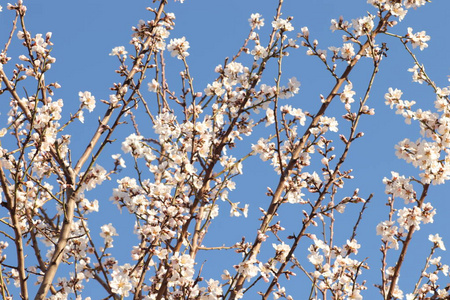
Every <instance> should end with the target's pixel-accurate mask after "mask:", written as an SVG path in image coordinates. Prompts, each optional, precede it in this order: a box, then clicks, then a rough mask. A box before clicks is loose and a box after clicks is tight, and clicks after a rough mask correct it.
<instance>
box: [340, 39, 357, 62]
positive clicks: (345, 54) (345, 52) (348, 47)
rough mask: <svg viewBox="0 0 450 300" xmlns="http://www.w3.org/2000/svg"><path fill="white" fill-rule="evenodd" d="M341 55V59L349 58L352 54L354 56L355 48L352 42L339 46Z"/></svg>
mask: <svg viewBox="0 0 450 300" xmlns="http://www.w3.org/2000/svg"><path fill="white" fill-rule="evenodd" d="M341 56H342V58H343V59H346V60H350V59H351V58H352V57H353V56H355V49H354V48H353V44H352V43H345V44H344V46H343V47H342V48H341Z"/></svg>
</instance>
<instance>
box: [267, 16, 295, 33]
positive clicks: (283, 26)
mask: <svg viewBox="0 0 450 300" xmlns="http://www.w3.org/2000/svg"><path fill="white" fill-rule="evenodd" d="M272 27H273V28H274V29H275V30H283V31H292V30H294V27H293V26H292V24H291V22H290V21H289V20H286V19H281V18H278V19H276V20H275V21H272Z"/></svg>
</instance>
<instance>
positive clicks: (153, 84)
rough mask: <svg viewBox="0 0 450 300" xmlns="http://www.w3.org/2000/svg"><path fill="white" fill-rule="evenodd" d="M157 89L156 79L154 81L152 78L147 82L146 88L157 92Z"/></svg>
mask: <svg viewBox="0 0 450 300" xmlns="http://www.w3.org/2000/svg"><path fill="white" fill-rule="evenodd" d="M158 89H159V83H158V81H156V80H155V79H152V82H149V83H148V90H149V91H150V92H154V93H156V92H158Z"/></svg>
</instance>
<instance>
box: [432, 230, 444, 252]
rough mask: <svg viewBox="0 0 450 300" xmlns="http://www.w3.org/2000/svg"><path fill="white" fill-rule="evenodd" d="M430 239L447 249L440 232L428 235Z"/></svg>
mask: <svg viewBox="0 0 450 300" xmlns="http://www.w3.org/2000/svg"><path fill="white" fill-rule="evenodd" d="M428 240H429V241H430V242H433V243H434V244H435V245H436V246H437V247H438V248H440V249H442V250H444V251H445V250H446V249H445V246H444V242H443V241H442V238H441V237H440V236H439V234H435V235H432V234H430V235H429V236H428Z"/></svg>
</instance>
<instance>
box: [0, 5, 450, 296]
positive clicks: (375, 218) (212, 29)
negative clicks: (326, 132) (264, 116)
mask: <svg viewBox="0 0 450 300" xmlns="http://www.w3.org/2000/svg"><path fill="white" fill-rule="evenodd" d="M151 2H152V1H142V0H129V1H119V0H108V1H106V0H103V1H101V0H95V1H92V0H91V1H86V0H79V1H57V0H46V1H43V0H41V1H25V4H26V5H27V7H28V12H27V28H28V30H30V31H31V32H32V34H33V35H34V34H36V33H43V34H45V33H46V32H49V31H50V32H53V38H52V41H53V43H54V44H55V45H54V46H53V51H52V56H54V57H56V59H57V62H56V64H54V65H53V67H52V70H51V72H49V73H48V75H46V76H47V77H46V78H47V81H53V80H55V81H57V82H58V83H60V84H61V86H62V88H61V89H59V90H57V91H56V93H55V98H62V99H63V100H64V103H65V107H64V109H65V114H66V116H67V115H68V112H69V110H70V109H73V110H75V109H76V108H78V105H79V100H78V92H79V91H90V92H91V93H92V94H93V95H94V96H95V97H96V99H97V100H99V99H108V95H109V94H110V93H111V92H110V90H109V88H110V87H111V86H112V83H114V82H120V81H121V79H120V78H119V77H118V76H117V74H116V73H115V72H114V70H115V69H116V68H117V59H116V58H115V57H111V56H109V55H108V54H109V53H110V52H111V49H112V48H113V47H115V46H121V45H123V46H125V47H127V48H128V49H129V50H131V47H130V45H129V40H130V35H131V33H132V32H131V26H135V25H136V24H137V23H138V21H139V20H140V19H144V20H147V19H150V18H152V15H151V14H150V13H149V12H148V11H146V10H145V7H146V6H149V5H152V4H151ZM276 2H277V1H273V0H270V1H269V0H245V1H242V0H240V1H237V0H227V1H218V0H185V3H184V4H180V3H174V1H173V0H170V1H169V4H168V5H167V11H172V12H174V13H175V15H176V26H175V30H174V31H173V32H172V33H171V38H179V37H182V36H185V37H186V39H187V40H188V41H189V43H190V46H191V48H190V49H189V53H190V56H189V57H188V62H189V63H190V65H191V74H192V75H193V77H194V78H195V81H194V84H195V87H196V89H197V90H198V91H203V89H204V88H205V87H206V84H208V83H211V82H212V81H213V80H214V78H215V73H214V67H215V66H216V65H218V64H223V61H224V59H225V57H231V56H233V55H234V54H235V53H236V51H237V50H238V48H239V47H240V46H241V45H242V42H243V40H244V39H245V37H246V35H247V33H248V29H249V26H248V18H249V17H250V14H251V13H255V12H259V13H260V14H262V15H263V17H264V18H265V20H266V22H265V23H266V26H265V29H263V30H262V33H261V34H260V35H261V36H264V33H267V32H268V30H269V27H270V22H271V20H272V17H273V14H274V12H275V8H276ZM365 2H366V1H363V0H340V1H336V0H313V1H299V0H285V4H284V8H283V16H284V17H287V16H293V17H294V20H293V22H292V23H293V25H294V27H295V31H294V32H293V33H292V34H291V37H292V38H295V37H296V34H297V33H298V32H300V28H301V27H303V26H307V27H308V28H309V30H310V35H311V38H316V39H318V41H319V48H322V49H327V48H328V47H329V46H337V47H339V46H341V45H342V39H341V33H340V32H335V33H334V34H333V33H332V32H331V31H330V30H329V27H330V19H332V18H334V19H337V18H339V16H341V15H342V16H343V17H344V18H345V19H346V20H348V21H351V19H354V18H357V17H363V16H365V15H366V12H367V11H370V12H371V13H372V14H375V13H376V11H375V9H374V8H373V7H371V6H370V5H368V4H366V3H365ZM1 5H3V12H1V13H0V44H2V45H3V44H4V41H5V37H6V36H7V34H8V30H9V28H10V23H11V19H12V14H11V13H9V12H7V11H6V7H5V6H6V3H4V2H3V3H1ZM449 11H450V1H445V0H443V1H438V0H435V1H433V3H429V4H427V5H425V6H424V7H422V8H420V9H418V10H417V11H414V10H412V9H411V10H410V11H409V12H408V14H407V16H406V17H405V19H404V21H403V22H402V23H400V25H399V26H396V27H395V28H394V29H392V32H394V33H397V34H400V35H404V34H406V30H407V27H412V28H414V31H421V30H426V32H427V34H428V35H430V36H431V41H430V42H429V47H428V48H427V49H425V51H423V52H420V51H418V49H416V50H415V53H416V54H417V56H418V58H419V60H420V61H421V62H423V63H424V64H425V66H426V70H427V72H428V73H429V74H430V76H431V77H432V79H433V80H435V82H436V83H437V85H438V86H441V87H443V86H446V85H448V81H447V75H449V74H450V56H449V54H448V53H449V51H448V49H450V39H449V38H448V36H449V30H450V25H449V23H448V22H446V21H445V20H447V18H448V12H449ZM266 36H267V35H266ZM262 40H267V37H264V38H262ZM381 42H387V43H388V47H389V51H388V56H387V57H386V58H385V59H384V61H383V62H382V64H381V69H380V72H379V75H378V76H377V79H376V81H375V85H374V89H373V90H372V92H371V98H370V100H369V102H368V105H369V106H371V107H374V108H375V111H376V115H375V116H373V117H366V118H363V119H362V123H361V127H360V130H361V131H364V133H365V134H366V135H365V137H364V139H362V140H360V141H359V142H357V143H356V144H355V145H354V148H353V151H352V154H351V155H350V157H349V160H348V162H347V164H346V168H347V169H349V168H352V169H354V170H355V173H354V175H355V176H356V178H355V180H353V181H352V182H349V183H348V186H347V188H348V189H347V190H346V191H347V193H348V194H349V195H351V193H352V190H353V188H355V187H359V188H360V190H361V196H363V197H364V196H368V195H369V194H370V193H374V198H373V200H372V204H371V205H370V206H369V209H368V211H367V214H366V216H365V217H364V219H363V221H362V224H361V227H360V231H359V233H358V236H357V240H358V241H360V242H361V243H362V244H363V246H362V248H361V249H360V253H359V254H358V257H359V258H360V259H362V258H364V257H369V260H368V262H369V264H370V265H371V270H370V271H366V273H365V274H366V275H365V276H367V277H366V278H367V280H368V282H369V284H368V286H369V288H370V289H369V291H368V292H366V296H367V295H370V294H371V293H377V291H376V290H375V289H373V288H371V286H372V284H374V283H380V279H379V268H380V264H379V262H380V257H381V256H380V253H379V251H378V249H379V246H380V241H379V237H377V236H376V235H375V226H376V224H377V223H378V222H379V221H382V220H385V219H386V218H387V214H386V212H387V209H386V207H385V205H384V203H385V200H386V195H385V194H384V186H383V184H382V183H381V181H382V179H383V177H385V176H390V172H391V171H397V172H399V173H401V174H404V175H406V176H408V175H414V176H417V175H418V172H417V171H416V170H414V169H413V168H412V167H411V166H410V165H407V164H406V163H405V162H403V161H400V160H398V159H396V157H395V153H394V145H395V144H396V143H397V142H398V141H400V140H402V139H404V138H406V137H407V138H410V139H411V140H415V139H417V138H418V125H417V124H415V123H413V125H409V126H408V125H406V124H405V123H404V121H403V119H402V117H400V116H399V115H395V111H393V110H390V109H389V108H388V107H386V106H385V105H384V94H385V93H386V92H387V89H388V88H389V87H396V88H400V89H402V90H403V92H404V98H405V99H408V100H415V101H416V102H417V103H418V104H417V106H418V107H424V108H427V107H430V106H432V105H433V104H432V103H433V101H434V95H433V93H432V90H431V89H430V88H428V87H426V86H423V85H422V86H420V85H418V84H413V83H412V82H411V74H410V73H408V72H407V69H408V68H410V67H412V66H413V61H412V60H411V58H410V57H408V56H406V55H405V52H404V50H403V47H402V45H401V44H400V42H399V41H397V40H394V39H392V38H388V37H386V36H383V37H380V38H379V39H378V38H377V43H378V44H381ZM14 43H15V44H13V46H12V48H11V50H10V52H9V56H13V58H14V59H16V58H17V56H18V55H19V54H22V52H18V51H17V49H18V48H17V45H18V44H19V43H18V42H17V40H15V41H14ZM305 51H306V49H305V48H300V49H298V50H296V51H294V50H291V51H290V53H291V55H290V56H289V57H287V58H286V60H285V61H286V63H285V65H284V73H283V77H284V79H285V80H287V79H288V78H290V77H292V76H296V77H297V78H298V79H299V81H300V82H301V84H302V85H301V89H300V93H299V94H298V95H296V96H295V97H294V98H292V99H290V100H289V101H290V103H289V104H291V105H293V106H296V107H301V108H305V109H306V110H311V111H314V110H313V109H314V108H315V107H317V105H318V101H319V94H324V95H327V94H328V93H329V90H330V87H331V86H332V85H333V83H334V82H333V79H332V78H330V77H329V76H328V73H327V72H326V71H325V70H324V68H323V65H322V64H321V62H320V61H319V60H318V59H317V58H316V57H309V56H306V55H305ZM129 52H131V51H129ZM167 64H168V69H167V71H168V76H169V80H170V81H171V82H172V89H176V88H177V87H178V84H179V76H178V74H179V72H180V71H181V70H182V68H183V66H182V64H181V63H180V61H178V60H177V59H175V58H169V57H167ZM369 67H370V62H369V61H367V62H366V63H362V64H359V65H358V66H357V68H356V70H355V72H354V73H352V75H351V76H350V80H351V81H352V82H353V86H354V90H355V91H356V92H357V95H356V97H355V99H359V97H362V96H363V92H364V91H365V82H366V81H367V79H368V74H367V70H368V68H369ZM342 70H343V66H342V65H341V66H340V68H338V74H340V73H341V71H342ZM268 75H269V76H266V77H265V79H264V80H265V81H264V80H263V81H264V82H263V83H267V84H273V78H274V77H275V73H273V75H271V74H268ZM0 101H2V103H6V102H7V101H8V96H7V95H6V93H5V94H4V95H0ZM7 109H8V108H7V107H5V105H3V106H2V107H1V108H0V112H1V115H2V116H3V117H1V118H0V122H1V125H0V127H4V126H5V123H6V117H5V114H6V112H7ZM103 112H104V107H103V106H102V105H100V104H99V103H98V104H97V108H96V109H95V110H94V112H93V113H91V115H88V113H87V112H86V113H85V118H86V123H85V124H84V125H77V126H76V127H74V128H76V129H75V130H73V129H72V130H73V132H72V135H73V139H72V147H74V146H75V147H76V149H74V154H73V155H74V157H77V155H79V154H80V153H77V152H76V150H79V151H81V150H82V149H83V147H84V146H85V145H86V143H87V141H88V139H89V138H90V136H91V134H90V130H91V129H92V128H94V126H96V124H97V119H98V117H97V116H101V115H102V114H103ZM341 114H342V113H341V112H338V113H336V115H335V116H336V117H337V119H338V120H339V121H340V120H341V119H340V115H341ZM88 119H90V120H88ZM141 126H142V125H141ZM142 128H144V127H142ZM132 130H133V129H132V127H131V126H124V127H123V128H122V129H121V130H120V131H119V132H118V133H117V134H116V138H117V139H118V141H117V142H116V143H115V144H113V145H111V146H110V147H109V149H107V153H109V154H114V153H118V152H120V144H119V143H120V142H121V141H122V140H123V138H124V137H125V136H126V135H128V134H129V133H131V132H132ZM264 130H269V129H265V128H261V130H259V131H257V134H261V135H263V136H267V135H268V133H267V134H266V133H265V132H264ZM272 130H273V128H272ZM148 132H151V131H150V130H149V131H148ZM257 139H258V138H257V136H256V135H255V137H253V138H251V139H250V140H249V141H251V142H253V143H254V142H255V141H256V140H257ZM335 139H336V140H337V137H336V138H335ZM78 145H79V148H78ZM237 147H238V148H239V147H240V145H239V144H238V145H237ZM242 147H243V149H244V150H243V152H241V153H246V152H248V151H249V150H250V145H249V144H242ZM236 153H237V154H239V152H236ZM107 157H108V158H109V155H108V156H107ZM100 163H102V162H101V161H100ZM106 163H107V162H106V160H105V164H106ZM128 165H129V166H130V168H129V169H127V170H124V171H123V172H122V173H120V174H119V175H118V176H117V175H116V176H114V177H113V178H112V181H111V182H109V183H104V184H103V185H102V186H101V187H100V188H99V189H98V190H97V191H94V192H92V193H91V194H88V197H89V198H90V199H94V198H97V199H98V200H99V201H100V208H101V211H102V213H97V214H95V213H94V214H91V215H90V218H92V219H91V220H90V221H89V223H90V224H91V228H92V231H93V232H94V235H95V234H97V235H98V232H99V227H100V226H101V225H103V224H105V223H110V222H113V223H115V221H116V220H119V218H120V220H123V221H121V222H120V225H116V228H117V229H118V233H119V237H118V238H117V240H116V242H115V248H114V249H113V253H114V256H115V257H116V258H119V259H122V261H121V263H125V262H126V261H127V260H129V257H130V256H129V248H128V247H127V246H129V245H130V244H131V243H135V242H136V240H135V239H136V238H135V237H134V236H132V235H131V234H130V230H132V226H133V220H132V218H129V217H128V216H127V213H125V212H124V213H122V214H119V213H118V212H117V209H116V208H115V206H113V205H112V203H111V202H110V201H109V200H108V199H109V197H110V195H111V194H112V190H111V189H112V188H113V187H114V186H115V185H116V183H115V181H116V179H117V178H119V177H123V176H125V175H130V176H133V175H132V174H133V170H132V168H131V166H132V163H131V161H129V163H128ZM275 178H276V177H274V176H273V175H272V174H271V167H270V166H268V165H266V164H263V163H261V162H260V160H259V159H257V158H256V157H255V158H253V159H250V160H249V161H248V163H247V164H244V174H243V175H242V176H241V177H240V178H238V179H237V180H236V181H237V183H238V188H237V190H236V191H235V192H233V193H231V197H232V199H233V200H234V201H240V202H241V205H242V204H243V203H249V204H250V211H249V217H248V218H247V219H243V218H239V219H237V218H233V219H231V218H229V213H228V211H229V208H228V206H226V205H224V206H223V207H222V208H221V217H220V218H219V222H218V223H217V224H215V225H213V226H212V227H211V232H210V233H209V235H210V236H209V238H207V239H206V240H205V244H207V246H218V245H222V244H226V245H230V244H232V243H234V242H237V241H239V240H240V237H241V236H243V235H248V241H253V239H254V232H255V231H256V228H257V227H256V226H257V223H256V222H255V221H254V220H255V219H256V218H258V217H259V216H260V212H259V210H258V207H266V206H267V204H268V202H269V199H268V198H267V197H266V196H265V192H266V187H267V186H271V187H272V188H274V187H276V183H277V182H276V180H275ZM449 192H450V188H449V187H448V186H433V187H432V188H431V191H430V193H429V196H428V199H429V200H428V201H432V202H433V203H434V205H435V207H437V208H438V214H437V216H436V217H435V223H434V224H429V225H424V226H423V227H422V230H421V231H420V232H418V233H417V234H416V235H417V236H416V237H415V238H414V241H413V244H412V245H411V248H412V249H411V251H412V252H411V253H409V254H408V257H407V259H409V263H407V265H406V266H405V267H406V268H407V270H411V272H412V271H415V272H416V273H413V277H409V276H408V274H410V272H404V273H403V275H402V277H401V281H400V284H401V288H402V289H403V290H404V291H405V292H409V291H410V290H411V288H412V286H411V282H414V281H413V280H415V279H416V278H417V277H418V276H419V273H418V272H417V270H418V269H417V268H418V266H417V265H416V263H417V260H416V259H417V258H414V256H416V255H419V257H420V255H421V254H423V253H427V252H428V251H429V246H430V245H431V243H430V242H428V240H427V237H428V234H430V233H433V234H434V233H437V232H439V233H440V234H441V236H444V241H445V242H447V245H448V247H450V233H448V231H447V232H446V231H445V228H448V226H449V224H448V216H447V215H446V211H448V210H449V208H450V205H449V204H448V203H446V202H447V201H448V200H449V199H448V195H449ZM340 195H341V196H345V195H344V194H343V193H341V194H340ZM284 213H286V216H287V217H286V216H285V217H283V219H282V225H283V226H284V227H286V229H287V230H286V232H287V233H291V232H294V231H295V230H296V228H297V227H298V226H299V223H300V222H301V215H299V210H298V209H292V208H288V207H286V208H285V211H284ZM347 216H348V215H347ZM338 221H339V222H340V223H339V228H343V229H344V228H345V229H346V231H344V230H343V231H344V232H343V234H342V236H340V235H338V236H339V237H340V238H342V242H344V241H345V239H347V238H348V237H349V235H350V231H348V229H349V228H351V226H353V222H354V219H352V218H348V217H347V218H345V219H339V220H338ZM96 230H97V231H96ZM99 239H100V238H99ZM130 239H131V240H130ZM305 241H306V240H305ZM421 245H425V248H423V247H421ZM302 246H303V247H302V248H305V247H306V245H305V244H302ZM217 254H219V256H210V255H209V254H208V256H205V259H207V262H206V264H205V267H204V270H203V272H204V273H203V275H204V277H205V278H206V279H208V278H210V277H214V278H216V279H219V276H220V274H221V272H222V271H223V269H225V268H227V269H228V270H230V271H231V270H232V265H233V264H235V263H238V262H239V256H238V255H236V254H234V253H232V252H229V253H219V252H217ZM440 255H442V256H445V253H441V254H440ZM396 256H397V254H395V257H396ZM297 257H299V258H301V253H300V254H299V255H297ZM422 257H423V255H422ZM233 258H235V259H233ZM303 259H305V260H306V258H303ZM202 262H203V260H202V258H199V259H198V263H199V264H201V263H202ZM444 262H446V263H449V261H444ZM419 265H420V266H421V265H422V261H420V263H419ZM296 272H297V273H298V275H299V277H298V278H293V279H292V283H293V284H292V285H289V287H290V288H291V289H288V293H289V294H291V295H292V296H294V298H296V299H303V297H304V296H302V295H304V292H303V291H302V290H301V289H298V284H299V280H300V279H301V280H304V277H303V276H302V275H301V274H300V271H298V270H297V271H296ZM90 288H91V291H92V295H96V294H95V293H96V291H95V289H94V288H93V287H90ZM296 289H297V290H296ZM89 295H90V291H89V290H86V293H85V294H84V296H89ZM102 295H104V294H102V293H101V294H100V295H98V297H101V296H102ZM296 296H297V297H296ZM372 298H373V299H375V298H378V295H377V294H374V295H373V296H369V297H368V299H372ZM93 299H96V298H95V297H94V296H93ZM248 299H250V298H248ZM253 299H256V298H253Z"/></svg>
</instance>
